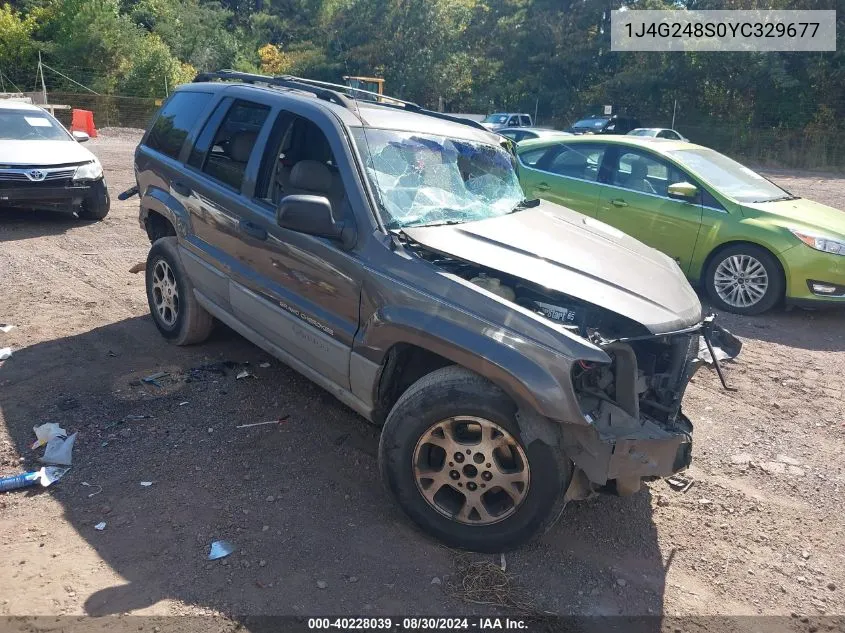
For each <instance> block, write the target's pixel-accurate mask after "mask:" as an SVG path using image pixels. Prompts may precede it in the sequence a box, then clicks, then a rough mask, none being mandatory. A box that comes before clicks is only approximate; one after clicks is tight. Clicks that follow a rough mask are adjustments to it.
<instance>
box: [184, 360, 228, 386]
mask: <svg viewBox="0 0 845 633" xmlns="http://www.w3.org/2000/svg"><path fill="white" fill-rule="evenodd" d="M238 365H239V363H236V362H235V361H232V360H221V361H217V362H215V363H206V364H204V365H198V366H196V367H191V368H190V369H189V370H188V371H189V372H190V374H191V375H190V376H189V377H188V379H187V380H188V381H192V380H205V378H206V376H205V375H204V374H207V373H208V374H216V375H218V376H226V375H227V370H228V369H234V368H235V367H238Z"/></svg>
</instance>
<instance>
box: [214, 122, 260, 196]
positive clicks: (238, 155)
mask: <svg viewBox="0 0 845 633" xmlns="http://www.w3.org/2000/svg"><path fill="white" fill-rule="evenodd" d="M256 137H257V134H256V133H255V132H253V131H251V130H241V131H239V132H235V133H234V134H232V137H231V138H230V139H229V140H228V142H227V143H225V144H224V145H223V153H222V154H214V153H212V154H211V155H209V157H208V166H207V167H206V171H207V172H208V173H209V174H210V175H211V176H213V177H215V178H217V179H218V180H222V181H223V182H225V183H227V184H229V185H231V186H233V187H236V188H240V186H241V183H242V182H243V178H244V173H245V172H246V165H247V163H248V162H249V156H250V154H251V153H252V148H253V147H254V146H255V139H256Z"/></svg>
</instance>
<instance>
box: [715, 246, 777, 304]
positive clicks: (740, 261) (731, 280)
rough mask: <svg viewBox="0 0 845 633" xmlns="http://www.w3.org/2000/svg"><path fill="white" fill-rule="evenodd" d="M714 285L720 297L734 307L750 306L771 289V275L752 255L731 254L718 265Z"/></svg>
mask: <svg viewBox="0 0 845 633" xmlns="http://www.w3.org/2000/svg"><path fill="white" fill-rule="evenodd" d="M713 285H714V287H715V288H716V294H717V295H719V298H720V299H721V300H722V301H724V302H725V303H727V304H728V305H729V306H732V307H734V308H749V307H751V306H753V305H755V304H756V303H758V302H759V301H760V300H761V299H762V298H763V297H764V296H765V294H766V291H767V290H768V289H769V275H768V273H766V268H765V267H764V266H763V264H762V263H760V260H758V259H756V258H755V257H752V256H751V255H731V256H730V257H727V258H726V259H724V260H722V262H721V263H720V264H719V265H718V266H717V267H716V272H715V274H714V275H713Z"/></svg>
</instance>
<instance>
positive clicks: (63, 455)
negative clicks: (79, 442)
mask: <svg viewBox="0 0 845 633" xmlns="http://www.w3.org/2000/svg"><path fill="white" fill-rule="evenodd" d="M75 442H76V433H74V434H73V435H71V436H70V437H68V438H67V439H63V438H61V437H54V438H53V439H51V440H50V441H49V442H47V448H46V449H45V450H44V457H42V458H41V461H42V462H44V463H45V464H56V465H58V466H70V464H71V461H72V458H73V455H72V453H73V445H74V443H75Z"/></svg>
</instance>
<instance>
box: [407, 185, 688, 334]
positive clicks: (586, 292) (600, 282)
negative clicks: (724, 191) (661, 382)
mask: <svg viewBox="0 0 845 633" xmlns="http://www.w3.org/2000/svg"><path fill="white" fill-rule="evenodd" d="M405 233H406V234H407V235H408V237H410V238H411V239H412V240H415V241H416V242H418V243H420V244H422V245H423V246H425V247H427V248H430V249H432V250H435V251H439V252H441V253H444V254H446V255H451V256H453V257H457V258H460V259H463V260H464V261H469V262H473V263H475V264H478V265H480V266H484V267H487V268H491V269H493V270H498V271H500V272H503V273H507V274H509V275H513V276H515V277H519V278H521V279H525V280H526V281H529V282H531V283H534V284H537V285H539V286H543V287H546V288H549V289H550V290H555V291H557V292H561V293H564V294H567V295H570V296H572V297H576V298H578V299H581V300H583V301H587V302H589V303H592V304H594V305H597V306H601V307H603V308H605V309H607V310H611V311H612V312H616V313H617V314H621V315H623V316H626V317H628V318H630V319H633V320H634V321H637V322H638V323H641V324H642V325H644V326H645V327H647V328H648V329H649V331H651V332H652V333H655V334H659V333H664V332H671V331H675V330H678V329H681V328H685V327H689V326H691V325H695V324H696V323H699V322H700V321H701V303H700V302H699V300H698V296H697V295H696V294H695V292H694V291H693V289H692V288H691V287H690V285H689V282H687V280H686V278H685V277H684V274H683V272H681V269H680V268H679V267H678V266H677V264H675V262H674V261H673V260H672V259H670V258H669V257H667V256H666V255H664V254H662V253H660V252H659V251H656V250H654V249H653V248H650V247H648V246H646V245H645V244H643V243H642V242H639V241H637V240H635V239H634V238H632V237H630V236H628V235H626V234H624V233H622V232H621V231H618V230H617V229H615V228H613V227H611V226H608V225H607V224H604V223H603V222H599V221H598V220H594V219H593V218H589V217H587V216H585V215H582V214H580V213H576V212H575V211H572V210H570V209H567V208H564V207H561V206H558V205H556V204H553V203H550V202H546V201H542V202H541V203H540V206H538V207H536V208H532V209H526V210H524V211H518V212H516V213H512V214H510V215H506V216H502V217H498V218H491V219H488V220H482V221H479V222H468V223H464V224H459V225H453V226H449V225H446V226H433V227H418V228H408V229H405Z"/></svg>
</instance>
